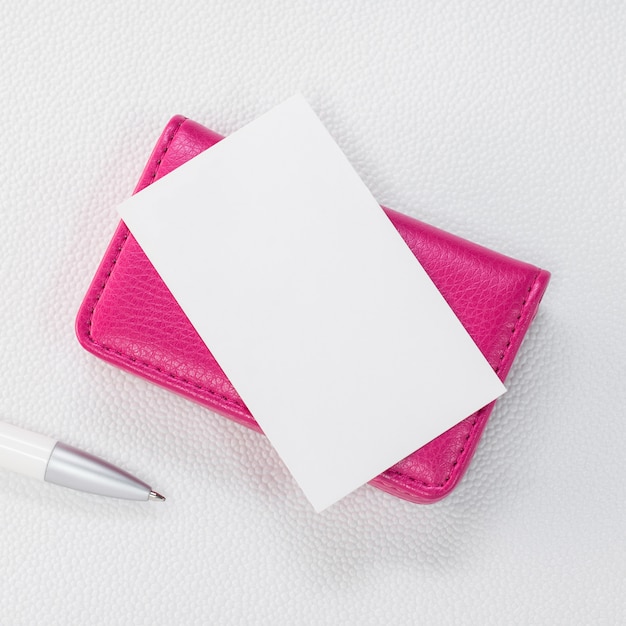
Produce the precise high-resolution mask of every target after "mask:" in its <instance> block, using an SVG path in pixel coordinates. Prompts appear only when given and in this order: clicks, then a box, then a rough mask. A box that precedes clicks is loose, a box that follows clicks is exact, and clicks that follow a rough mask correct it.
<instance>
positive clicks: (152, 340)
mask: <svg viewBox="0 0 626 626" xmlns="http://www.w3.org/2000/svg"><path fill="white" fill-rule="evenodd" d="M220 139H221V137H220V136H219V135H217V134H216V133H214V132H212V131H210V130H208V129H206V128H204V127H203V126H201V125H199V124H197V123H195V122H193V121H191V120H188V119H186V118H184V117H181V116H177V117H174V118H172V120H170V122H169V123H168V125H167V126H166V128H165V130H164V131H163V134H162V135H161V137H160V139H159V141H158V142H157V145H156V147H155V148H154V151H153V153H152V156H151V157H150V160H149V161H148V164H147V166H146V168H145V170H144V172H143V175H142V176H141V179H140V180H139V183H138V185H137V188H136V190H135V191H139V190H140V189H143V188H144V187H146V186H147V185H149V184H150V183H152V182H153V181H154V180H156V179H158V178H160V177H161V176H164V175H165V174H167V173H168V172H170V171H171V170H173V169H175V168H176V167H178V166H179V165H180V164H181V163H184V162H185V161H187V160H188V159H190V158H192V157H193V156H195V155H196V154H198V153H200V152H202V151H203V150H206V149H207V148H209V147H210V146H211V145H213V144H214V143H216V142H217V141H219V140H220ZM385 211H386V213H387V215H388V216H389V219H390V220H391V221H392V222H393V224H394V225H395V227H396V228H397V229H398V231H399V233H400V235H401V236H402V237H403V238H404V240H405V241H406V243H407V244H408V246H409V247H410V249H411V250H412V251H413V253H414V254H415V256H416V257H417V258H418V259H419V261H420V262H421V264H422V265H423V267H424V268H425V270H426V271H427V272H428V274H429V275H430V277H431V278H432V280H433V281H434V283H435V284H436V285H437V287H438V289H439V290H440V291H441V293H442V294H443V296H444V297H445V299H446V300H447V302H448V304H449V305H450V306H451V307H452V309H453V310H454V311H455V313H456V314H457V316H458V317H459V319H460V320H461V322H462V323H463V325H464V326H465V328H466V329H467V331H468V332H469V334H470V335H471V336H472V338H473V339H474V341H475V342H476V344H477V345H478V347H479V348H480V349H481V351H482V352H483V354H484V355H485V357H486V358H487V359H488V361H489V363H490V364H491V365H492V367H493V369H494V370H495V371H496V373H497V374H498V376H499V377H500V379H502V380H504V379H505V377H506V375H507V373H508V371H509V369H510V367H511V364H512V362H513V358H514V357H515V354H516V352H517V350H518V348H519V346H520V344H521V342H522V338H523V337H524V334H525V333H526V331H527V329H528V327H529V325H530V323H531V321H532V319H533V317H534V316H535V314H536V312H537V307H538V306H539V302H540V300H541V297H542V295H543V293H544V291H545V289H546V286H547V284H548V280H549V277H550V275H549V273H548V272H546V271H544V270H541V269H539V268H537V267H534V266H532V265H528V264H527V263H522V262H520V261H516V260H514V259H511V258H509V257H506V256H503V255H501V254H498V253H496V252H492V251H491V250H487V249H486V248H483V247H481V246H478V245H476V244H473V243H470V242H468V241H465V240H463V239H460V238H458V237H455V236H454V235H450V234H448V233H446V232H443V231H441V230H439V229H437V228H434V227H432V226H428V225H426V224H423V223H421V222H419V221H417V220H414V219H412V218H409V217H407V216H405V215H402V214H399V213H396V212H394V211H391V210H388V209H385ZM215 271H216V272H219V271H220V268H219V267H216V268H215ZM219 298H220V296H219V294H215V301H216V303H217V304H219ZM76 332H77V335H78V339H79V341H80V342H81V344H82V345H83V346H84V347H85V348H86V349H87V350H89V351H90V352H92V353H93V354H95V355H96V356H98V357H100V358H102V359H104V360H105V361H108V362H110V363H112V364H113V365H116V366H117V367H121V368H123V369H125V370H128V371H130V372H133V373H135V374H138V375H139V376H142V377H144V378H146V379H148V380H150V381H152V382H154V383H157V384H159V385H162V386H163V387H166V388H167V389H170V390H172V391H175V392H177V393H179V394H182V395H184V396H186V397H187V398H190V399H191V400H195V401H196V402H199V403H201V404H203V405H205V406H206V407H208V408H209V409H211V410H214V411H217V412H219V413H221V414H223V415H225V416H226V417H229V418H230V419H233V420H235V421H237V422H239V423H241V424H243V425H244V426H247V427H249V428H252V429H255V430H257V431H259V432H260V428H259V426H258V425H257V423H256V422H255V421H254V419H253V417H252V416H251V415H250V413H249V411H248V410H247V409H246V407H245V405H244V404H243V402H242V401H241V399H240V398H239V396H238V395H237V392H236V391H235V389H234V388H233V386H232V385H231V383H230V381H229V380H228V379H227V378H226V376H225V375H224V373H223V372H222V370H221V369H220V367H219V365H218V364H217V363H216V361H215V359H214V358H213V356H212V355H211V353H210V352H209V350H208V349H207V348H206V346H205V345H204V343H203V342H202V340H201V339H200V337H199V336H198V335H197V333H196V332H195V330H194V328H193V327H192V326H191V324H190V322H189V321H188V320H187V318H186V316H185V314H184V313H183V312H182V310H181V309H180V307H179V306H178V304H177V303H176V301H175V300H174V298H173V297H172V295H171V294H170V292H169V291H168V289H167V288H166V287H165V285H164V284H163V282H162V281H161V279H160V277H159V276H158V274H157V273H156V271H155V270H154V268H153V267H152V265H151V264H150V262H149V261H148V259H147V258H146V256H145V255H144V253H143V252H142V250H141V248H140V247H139V245H138V244H137V242H136V241H135V240H134V238H133V237H132V235H131V234H130V233H129V231H128V229H127V228H126V226H125V225H124V223H120V224H119V226H118V228H117V231H116V232H115V235H114V236H113V240H112V241H111V243H110V245H109V247H108V249H107V251H106V253H105V255H104V258H103V260H102V262H101V264H100V267H99V268H98V270H97V272H96V275H95V277H94V279H93V282H92V284H91V286H90V288H89V290H88V292H87V294H86V296H85V299H84V302H83V304H82V306H81V308H80V311H79V313H78V317H77V320H76ZM512 393H515V391H514V390H513V392H512ZM493 406H494V403H491V404H489V405H488V406H486V407H484V408H483V409H481V410H480V411H478V412H477V413H475V414H473V415H470V416H469V417H468V418H467V419H465V420H464V421H463V422H461V423H459V424H457V425H456V426H454V427H453V428H451V429H450V430H449V431H447V432H446V433H444V434H443V435H441V436H439V437H437V439H435V440H433V441H431V442H430V443H429V444H427V445H426V446H424V447H423V448H421V449H419V450H417V451H416V452H414V453H413V454H411V455H410V456H408V457H407V458H406V459H404V460H402V461H401V462H400V463H398V464H397V465H394V466H393V467H391V468H389V469H388V470H387V471H385V472H384V473H383V474H381V475H380V476H378V477H376V478H375V479H374V480H373V481H371V484H372V485H374V486H375V487H378V488H379V489H383V490H384V491H387V492H389V493H392V494H394V495H396V496H399V497H401V498H404V499H406V500H410V501H412V502H419V503H430V502H435V501H437V500H440V499H441V498H443V497H444V496H446V495H447V494H449V493H450V491H451V490H452V489H453V488H454V487H455V485H456V484H457V483H458V482H459V480H460V479H461V477H462V476H463V474H464V473H465V470H466V469H467V467H468V464H469V462H470V460H471V458H472V455H473V453H474V451H475V449H476V446H477V444H478V441H479V439H480V436H481V434H482V432H483V430H484V428H485V425H486V423H487V419H488V417H489V415H490V413H491V411H492V409H493ZM416 418H417V416H416Z"/></svg>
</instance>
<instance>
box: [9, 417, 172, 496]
mask: <svg viewBox="0 0 626 626" xmlns="http://www.w3.org/2000/svg"><path fill="white" fill-rule="evenodd" d="M0 467H4V468H5V469H8V470H11V471H13V472H18V473H20V474H24V475H26V476H31V477H32V478H37V479H39V480H45V481H46V482H49V483H54V484H56V485H61V486H63V487H70V488H71V489H78V490H79V491H87V492H89V493H95V494H98V495H101V496H112V497H114V498H125V499H126V500H165V498H164V497H163V496H162V495H161V494H160V493H157V492H156V491H153V490H152V489H151V488H150V487H149V486H148V485H146V483H144V482H142V481H141V480H139V479H137V478H135V477H134V476H132V475H131V474H129V473H128V472H125V471H124V470H121V469H119V468H118V467H115V466H114V465H111V464H110V463H107V462H106V461H103V460H102V459H99V458H98V457H96V456H93V455H91V454H88V453H87V452H83V451H82V450H78V449H77V448H73V447H72V446H68V445H66V444H64V443H62V442H60V441H57V440H56V439H53V438H52V437H46V436H45V435H40V434H38V433H33V432H30V431H28V430H24V429H23V428H18V427H17V426H12V425H11V424H5V423H4V422H0Z"/></svg>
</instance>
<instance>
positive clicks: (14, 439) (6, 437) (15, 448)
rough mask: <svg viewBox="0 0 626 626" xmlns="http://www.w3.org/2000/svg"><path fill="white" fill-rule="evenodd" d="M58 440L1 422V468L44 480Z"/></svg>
mask: <svg viewBox="0 0 626 626" xmlns="http://www.w3.org/2000/svg"><path fill="white" fill-rule="evenodd" d="M56 442H57V440H56V439H53V438H52V437H46V435H40V434H39V433H32V432H30V431H28V430H24V429H23V428H18V427H17V426H13V425H11V424H4V423H2V422H0V467H4V468H5V469H8V470H11V471H13V472H18V473H20V474H24V475H26V476H31V477H32V478H38V479H39V480H43V479H44V476H45V474H46V466H47V465H48V459H49V458H50V454H51V453H52V450H53V448H54V446H55V444H56Z"/></svg>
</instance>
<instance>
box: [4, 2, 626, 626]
mask: <svg viewBox="0 0 626 626" xmlns="http://www.w3.org/2000/svg"><path fill="white" fill-rule="evenodd" d="M625 32H626V5H624V4H623V3H620V2H605V1H602V0H599V1H597V2H593V3H591V2H580V1H577V0H572V1H570V2H562V1H560V0H544V1H542V2H512V1H511V2H509V1H507V0H504V1H503V0H481V1H478V2H470V1H469V0H451V1H449V2H416V1H415V0H389V1H385V2H381V1H374V0H361V1H359V2H357V1H355V0H345V1H344V2H337V1H336V0H328V1H327V2H320V1H316V0H312V1H310V2H303V1H297V0H296V1H295V2H294V1H293V0H289V1H287V0H267V1H265V2H258V1H257V2H252V1H245V2H244V1H243V0H228V1H226V0H202V1H200V0H181V1H180V2H176V3H173V2H160V1H159V0H151V1H150V2H147V1H144V0H137V1H135V2H122V1H121V0H112V1H110V2H100V3H97V2H95V3H94V2H82V3H81V2H76V1H70V0H59V1H58V2H54V3H45V2H4V3H3V5H2V17H1V19H0V41H1V42H2V46H0V113H2V119H3V127H2V150H1V151H0V217H2V222H1V226H0V228H1V233H2V238H1V243H0V354H1V358H0V381H1V383H0V419H3V420H5V421H7V422H13V423H15V424H18V425H20V426H23V427H27V428H31V429H34V430H37V431H40V432H42V433H44V434H47V435H53V436H57V437H59V438H62V439H63V440H65V441H66V442H67V443H68V444H70V445H76V446H80V447H82V448H84V449H86V450H87V451H89V452H92V453H94V454H98V455H100V456H103V457H105V458H107V459H108V460H110V461H112V462H113V463H117V464H118V465H121V466H122V467H124V468H125V469H127V470H129V471H131V472H134V473H135V474H137V475H138V476H139V477H140V478H142V479H144V480H146V481H148V482H150V483H152V485H153V486H154V487H155V488H157V489H158V490H160V491H162V492H163V493H164V494H165V495H166V496H167V497H168V499H167V501H166V502H165V503H163V505H162V506H159V505H157V504H156V503H151V504H145V505H142V504H138V503H131V502H120V501H115V500H106V499H104V498H98V497H96V496H89V495H83V494H80V493H76V492H72V491H69V490H64V489H61V488H57V487H54V486H52V485H45V484H40V483H37V482H34V481H31V480H29V479H27V478H25V477H21V476H13V475H11V474H9V473H6V472H3V473H0V529H1V532H0V565H1V574H2V575H1V576H0V598H1V600H2V601H1V602H0V624H3V625H4V624H7V625H10V626H14V625H18V626H21V625H24V626H32V625H33V624H45V625H46V626H47V625H62V626H66V625H68V624H70V625H74V624H80V625H83V624H102V625H107V626H108V625H110V624H123V625H128V624H150V625H153V624H159V625H163V626H170V625H172V624H175V625H179V624H180V625H188V624H201V625H204V624H211V625H219V626H222V625H226V626H229V625H231V624H237V625H239V624H242V625H246V626H247V625H248V624H251V625H257V624H261V625H268V626H276V625H285V626H293V625H301V624H304V625H311V626H318V625H327V624H328V625H331V626H336V625H338V624H339V625H343V624H350V625H351V624H356V625H358V626H362V625H368V626H370V625H371V626H380V625H393V626H396V625H401V626H404V625H413V624H417V625H420V626H421V625H423V624H427V625H431V624H432V625H437V626H439V625H441V624H455V625H456V624H477V625H479V626H484V625H485V624H494V625H497V626H501V625H502V624H507V625H508V624H520V625H527V624H550V625H553V624H567V625H568V626H569V625H572V624H584V625H585V626H586V625H588V624H619V623H620V622H623V621H624V615H626V595H625V594H624V580H626V537H625V533H624V520H625V519H626V481H625V480H624V478H623V476H624V442H625V441H626V419H624V409H625V407H626V386H625V385H624V378H625V376H624V375H625V374H626V371H625V365H624V364H625V363H626V324H625V321H624V319H625V318H624V313H623V304H622V302H623V300H624V295H623V294H624V285H626V248H625V246H624V241H625V239H626V236H625V235H626V206H625V204H626V201H625V198H626V175H625V173H626V106H625V103H626V72H625V71H624V68H625V67H626V36H625V34H624V33H625ZM296 91H299V92H301V93H302V94H303V95H304V96H305V97H306V98H307V100H308V101H309V102H311V105H312V106H313V108H314V109H315V110H316V111H317V112H318V114H319V115H320V117H321V119H322V120H323V121H324V123H325V124H326V125H327V127H328V129H329V131H330V132H331V133H332V135H333V136H334V137H335V138H336V139H337V141H338V143H339V145H340V146H341V148H342V149H343V150H344V152H345V153H346V155H347V156H348V158H349V159H350V161H351V162H352V163H353V164H354V165H355V167H356V169H357V171H358V172H359V174H360V175H361V177H362V178H363V180H364V181H365V182H366V184H367V185H368V187H369V188H370V189H371V191H372V193H373V194H374V196H375V197H376V198H377V199H378V200H379V201H380V202H381V204H383V205H385V206H389V207H393V209H395V210H396V211H399V212H401V213H407V214H410V215H411V216H412V217H416V218H418V219H420V220H422V221H423V222H426V223H428V224H432V225H434V226H437V227H439V228H441V229H443V230H445V231H447V232H450V233H454V234H455V235H458V236H460V237H463V238H464V239H468V240H471V241H475V242H477V243H479V244H482V245H484V246H486V247H487V248H490V249H493V250H498V251H499V252H502V253H504V254H507V255H509V256H511V257H513V258H518V259H523V260H528V261H531V262H532V263H534V264H536V265H537V266H539V267H545V268H548V269H549V270H550V271H551V272H552V279H551V282H550V286H549V288H548V290H547V291H546V295H545V297H544V299H543V301H542V303H541V307H540V309H539V313H538V315H537V317H536V318H535V320H534V322H533V324H532V326H531V328H530V330H529V331H528V333H527V335H526V337H525V339H524V343H523V345H522V346H521V348H520V350H519V352H518V354H517V356H516V359H515V363H514V364H513V367H512V368H511V371H510V373H509V376H508V377H507V386H508V389H509V391H508V392H507V394H505V395H504V396H503V397H502V398H501V400H499V401H498V403H497V405H496V408H495V409H494V412H493V414H492V415H491V417H490V420H489V423H488V424H487V427H486V428H485V431H484V434H483V436H482V438H481V441H480V444H479V446H478V448H477V450H476V453H475V455H474V459H473V461H472V464H471V466H470V467H469V469H468V471H467V472H466V474H465V476H464V478H463V480H462V481H461V482H460V483H459V484H458V486H457V487H456V488H455V490H454V491H453V492H452V493H451V494H450V495H449V496H448V497H446V498H445V499H443V500H442V501H440V502H437V503H435V504H433V505H429V506H417V505H415V504H412V503H409V502H405V501H403V500H401V499H399V498H396V497H393V496H390V495H389V494H386V493H383V492H382V491H380V490H378V489H374V488H371V487H367V486H366V487H364V488H362V489H359V490H358V491H356V492H355V493H353V494H351V495H350V496H349V497H348V498H346V499H345V500H342V501H341V502H339V503H337V505H335V506H333V507H331V508H329V509H328V510H327V511H325V512H324V513H323V514H321V515H317V514H315V513H313V512H312V511H311V508H310V506H309V505H308V503H307V502H306V500H305V498H304V497H303V496H302V494H301V493H300V491H299V490H298V488H297V486H296V485H295V483H294V482H293V481H292V480H291V478H290V477H289V475H288V474H287V472H286V471H285V470H284V468H283V466H282V464H281V463H280V462H279V460H278V458H277V457H276V455H275V454H274V452H273V450H272V449H271V447H270V446H269V444H268V442H267V440H266V439H265V438H264V437H261V436H259V435H258V434H257V433H254V432H252V431H250V430H249V429H247V428H244V427H242V426H241V425H239V424H236V423H234V422H232V421H229V420H227V419H224V418H223V417H221V416H219V415H215V414H213V413H212V412H211V411H208V410H207V409H206V408H205V407H202V406H200V405H198V404H196V403H193V402H189V401H188V400H187V399H185V398H182V397H179V396H178V395H176V394H173V393H170V392H168V391H166V390H164V389H162V388H160V387H158V386H156V385H152V384H150V383H148V382H147V381H145V380H142V379H141V378H139V377H137V376H134V375H131V374H129V373H128V372H124V371H122V370H120V369H119V368H115V367H112V366H111V365H109V364H107V363H104V362H102V360H100V359H97V358H94V356H93V355H91V354H89V353H87V352H86V351H85V350H84V349H83V348H82V347H81V346H80V345H79V343H78V341H76V337H75V333H74V320H75V317H76V312H77V310H78V308H79V306H80V304H81V302H82V299H83V297H84V295H85V293H86V291H87V289H88V287H89V285H90V283H91V280H92V278H93V275H94V271H95V269H96V268H97V266H98V263H99V262H100V259H101V258H102V255H103V252H104V250H105V248H106V246H107V244H108V242H109V241H110V240H111V238H112V236H113V234H114V231H115V227H116V224H117V222H118V218H117V214H116V211H115V207H116V205H117V204H118V203H119V202H121V201H123V200H124V199H125V198H126V197H128V194H129V193H131V191H132V189H133V188H134V186H135V185H136V183H137V180H138V178H139V177H140V175H141V172H142V170H143V167H144V165H145V163H146V160H147V158H148V156H149V154H150V152H151V150H152V148H153V146H154V143H155V140H156V138H157V137H158V135H159V133H160V132H161V130H162V129H163V127H164V125H165V124H166V123H167V121H168V119H169V118H170V116H171V115H172V114H173V113H176V112H182V113H184V114H185V115H187V116H188V117H190V118H191V119H194V120H197V121H198V122H200V123H202V124H204V125H207V126H210V127H211V128H213V129H214V130H215V131H216V132H219V133H220V134H228V133H230V132H232V131H234V130H235V129H237V128H239V127H240V126H241V125H243V124H244V123H246V122H247V121H250V120H252V119H254V118H255V117H256V116H257V115H259V114H260V113H262V112H263V111H266V110H268V109H269V108H270V107H272V106H273V105H275V104H276V103H278V102H280V101H282V100H283V99H285V98H287V97H288V96H290V95H292V94H293V93H294V92H296Z"/></svg>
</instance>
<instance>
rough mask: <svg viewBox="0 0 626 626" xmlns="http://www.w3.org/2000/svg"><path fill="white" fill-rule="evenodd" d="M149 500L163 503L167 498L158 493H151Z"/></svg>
mask: <svg viewBox="0 0 626 626" xmlns="http://www.w3.org/2000/svg"><path fill="white" fill-rule="evenodd" d="M148 500H156V501H157V502H163V501H164V500H165V496H162V495H161V494H160V493H157V492H156V491H151V492H150V493H149V494H148Z"/></svg>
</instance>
